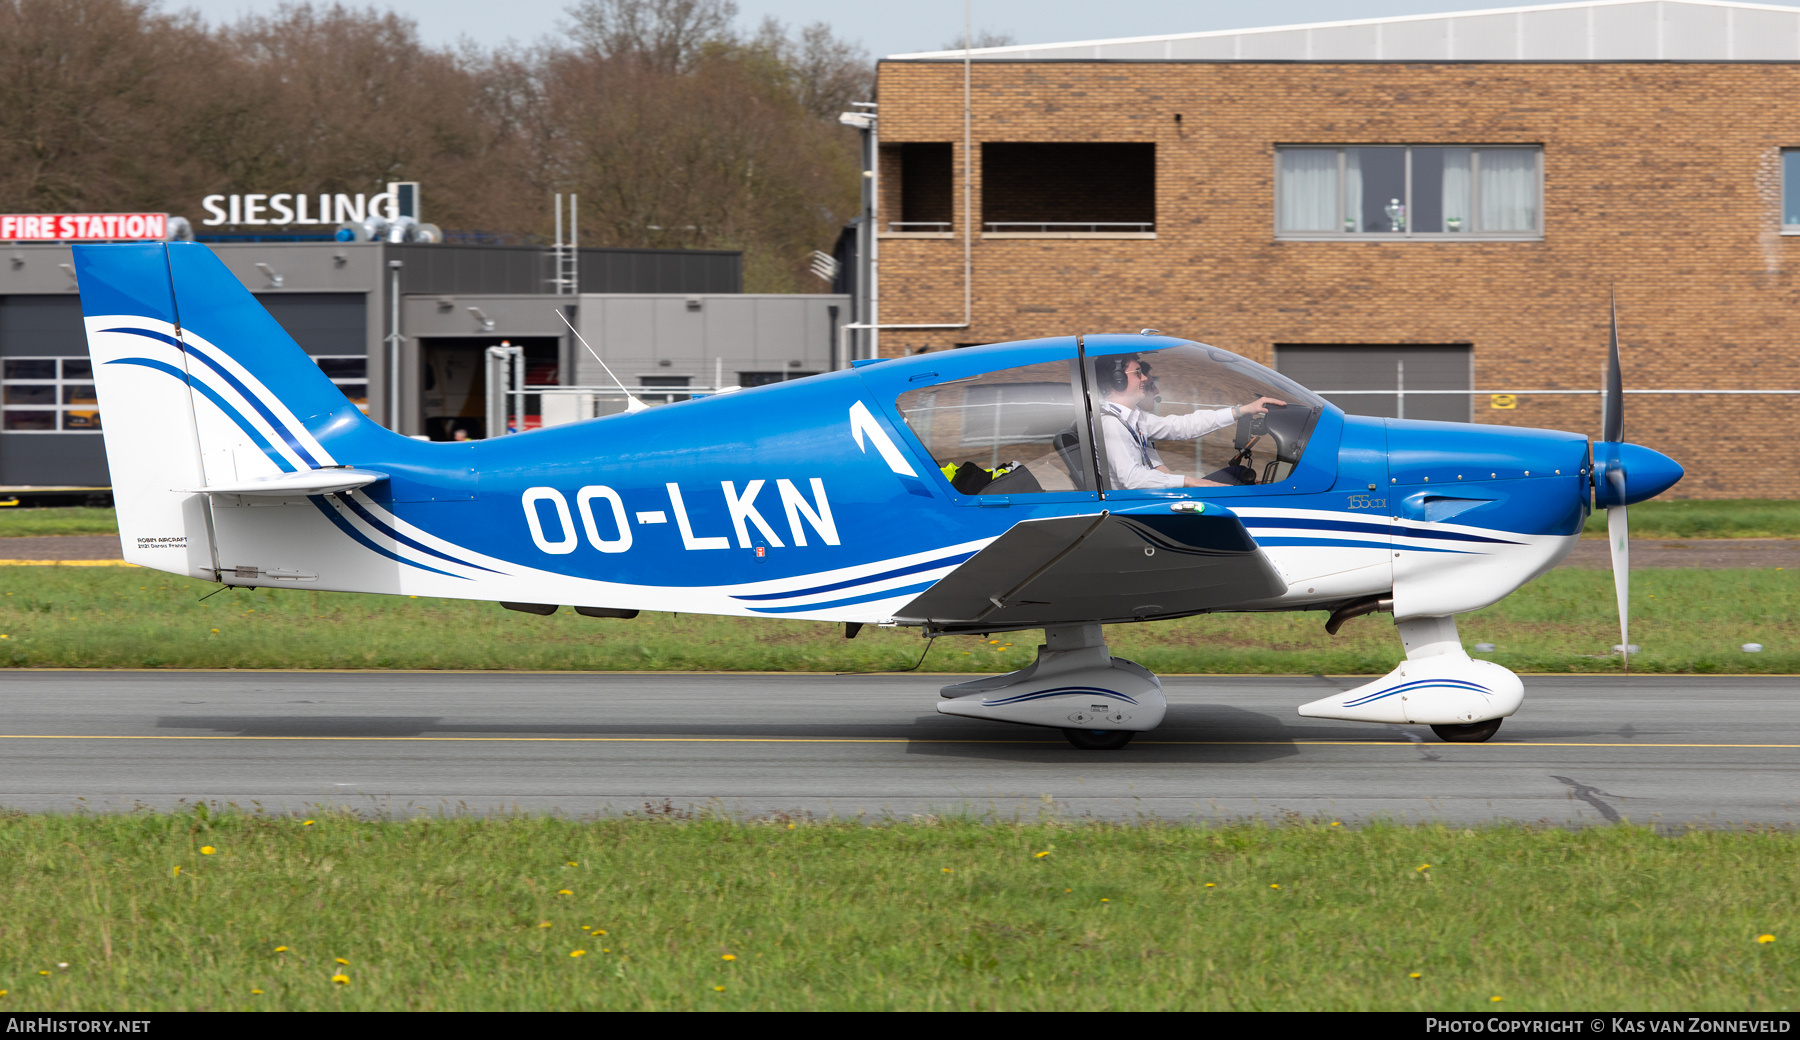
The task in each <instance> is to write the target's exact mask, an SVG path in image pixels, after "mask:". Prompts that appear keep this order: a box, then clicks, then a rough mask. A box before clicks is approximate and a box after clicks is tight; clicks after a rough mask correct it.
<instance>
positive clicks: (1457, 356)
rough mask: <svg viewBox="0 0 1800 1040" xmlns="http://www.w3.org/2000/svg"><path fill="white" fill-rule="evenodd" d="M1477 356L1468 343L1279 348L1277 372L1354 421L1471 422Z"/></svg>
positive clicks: (1314, 345)
mask: <svg viewBox="0 0 1800 1040" xmlns="http://www.w3.org/2000/svg"><path fill="white" fill-rule="evenodd" d="M1474 356H1475V355H1474V348H1473V347H1471V346H1470V345H1469V344H1467V343H1446V344H1392V345H1389V344H1342V345H1340V344H1277V345H1276V347H1275V368H1276V370H1277V371H1279V372H1280V373H1281V374H1282V375H1284V376H1287V377H1288V378H1290V379H1292V380H1294V381H1295V382H1296V383H1299V384H1301V385H1302V386H1304V387H1306V388H1307V389H1309V390H1312V391H1313V392H1315V393H1317V394H1319V395H1321V396H1323V397H1324V398H1325V399H1326V400H1328V401H1330V402H1331V403H1332V404H1335V405H1337V406H1338V407H1339V408H1342V409H1343V410H1344V411H1345V412H1348V413H1349V414H1351V415H1373V416H1381V417H1384V418H1389V419H1436V420H1438V421H1441V422H1471V421H1473V413H1472V411H1471V408H1472V395H1471V394H1469V393H1467V391H1468V390H1470V389H1472V388H1473V387H1474V385H1475V383H1474V368H1475V362H1474ZM1346 391H1348V392H1346ZM1421 391H1436V392H1434V393H1422V392H1421ZM1444 391H1454V392H1451V393H1445V392H1444Z"/></svg>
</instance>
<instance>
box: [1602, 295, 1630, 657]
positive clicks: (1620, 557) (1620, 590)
mask: <svg viewBox="0 0 1800 1040" xmlns="http://www.w3.org/2000/svg"><path fill="white" fill-rule="evenodd" d="M1606 296H1607V304H1608V306H1609V307H1610V308H1611V310H1612V329H1611V335H1610V337H1609V342H1608V343H1607V353H1606V391H1605V393H1604V395H1603V397H1604V405H1603V411H1602V414H1601V420H1600V424H1601V430H1600V439H1601V440H1602V441H1604V442H1606V448H1607V451H1606V455H1607V458H1606V484H1607V491H1608V492H1609V496H1610V498H1611V500H1612V501H1613V502H1616V503H1619V504H1618V505H1610V506H1608V507H1607V510H1606V538H1607V541H1609V542H1611V543H1612V570H1613V592H1614V594H1615V595H1616V596H1617V597H1618V600H1619V647H1620V651H1619V653H1620V656H1622V657H1623V658H1624V659H1625V671H1627V672H1630V671H1631V525H1630V523H1629V521H1628V520H1627V519H1626V516H1625V505H1624V502H1625V469H1624V467H1623V466H1621V465H1620V459H1619V454H1620V453H1619V445H1620V443H1621V442H1623V441H1624V440H1625V377H1624V373H1623V372H1621V371H1620V366H1619V300H1618V296H1617V295H1616V294H1615V293H1613V292H1612V291H1611V290H1608V291H1607V294H1606Z"/></svg>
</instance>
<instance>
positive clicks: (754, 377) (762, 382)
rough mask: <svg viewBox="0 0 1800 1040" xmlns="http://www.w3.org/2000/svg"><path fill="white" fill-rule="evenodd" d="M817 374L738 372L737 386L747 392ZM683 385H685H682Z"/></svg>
mask: <svg viewBox="0 0 1800 1040" xmlns="http://www.w3.org/2000/svg"><path fill="white" fill-rule="evenodd" d="M818 374H819V373H817V372H801V371H798V370H796V369H791V368H789V369H783V370H782V371H779V372H739V373H738V374H737V377H738V381H737V385H739V386H741V387H743V388H744V389H746V390H748V389H750V388H751V387H753V386H768V385H769V384H770V383H785V382H788V381H789V380H792V379H805V378H806V377H807V376H816V375H818ZM683 385H685V384H683Z"/></svg>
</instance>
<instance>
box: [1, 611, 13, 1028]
mask: <svg viewBox="0 0 1800 1040" xmlns="http://www.w3.org/2000/svg"><path fill="white" fill-rule="evenodd" d="M7 595H8V596H10V595H12V593H10V592H9V593H7ZM4 996H6V991H5V990H3V989H0V997H4Z"/></svg>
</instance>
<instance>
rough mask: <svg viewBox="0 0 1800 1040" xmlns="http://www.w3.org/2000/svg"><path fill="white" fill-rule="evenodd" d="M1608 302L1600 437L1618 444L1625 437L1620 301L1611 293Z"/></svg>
mask: <svg viewBox="0 0 1800 1040" xmlns="http://www.w3.org/2000/svg"><path fill="white" fill-rule="evenodd" d="M1608 302H1609V303H1610V304H1611V306H1612V342H1611V344H1610V345H1609V347H1608V349H1607V355H1606V392H1605V394H1604V395H1603V400H1604V403H1603V404H1602V416H1601V421H1600V427H1601V428H1600V439H1601V440H1603V441H1607V442H1609V443H1612V444H1617V443H1619V442H1620V441H1622V440H1624V439H1625V379H1624V376H1623V375H1622V374H1621V373H1620V371H1619V303H1618V301H1617V300H1616V299H1613V298H1612V297H1611V294H1610V293H1609V294H1608ZM1607 461H1608V462H1612V461H1616V460H1615V459H1608V460H1607Z"/></svg>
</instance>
